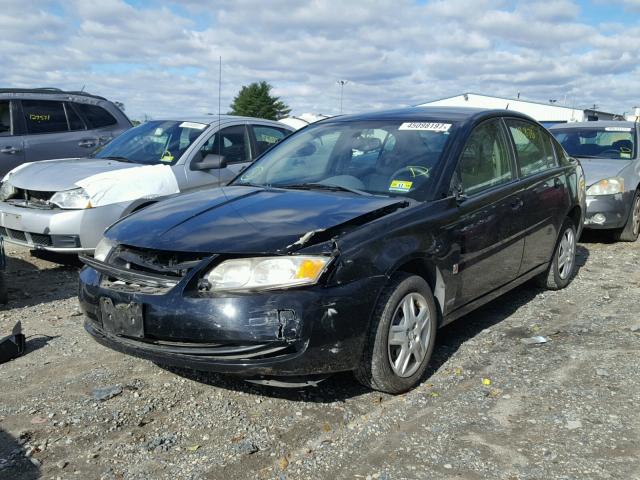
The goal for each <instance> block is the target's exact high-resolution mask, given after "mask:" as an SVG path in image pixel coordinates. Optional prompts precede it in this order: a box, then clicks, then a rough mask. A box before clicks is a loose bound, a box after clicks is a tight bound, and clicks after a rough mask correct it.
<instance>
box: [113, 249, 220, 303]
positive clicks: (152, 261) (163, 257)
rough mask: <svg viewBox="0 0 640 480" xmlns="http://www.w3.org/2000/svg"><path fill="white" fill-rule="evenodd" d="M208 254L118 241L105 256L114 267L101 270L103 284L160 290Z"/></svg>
mask: <svg viewBox="0 0 640 480" xmlns="http://www.w3.org/2000/svg"><path fill="white" fill-rule="evenodd" d="M209 257H211V255H208V254H201V253H184V252H166V251H159V250H148V249H141V248H135V247H128V246H125V245H119V246H118V247H116V249H115V251H114V252H113V253H112V254H111V255H110V256H109V259H108V264H109V265H110V266H113V267H114V268H113V269H111V270H109V271H106V270H102V272H103V274H104V275H103V277H102V286H104V287H106V288H109V289H112V290H119V291H124V292H129V293H133V292H138V293H147V294H162V293H165V292H167V291H168V290H170V289H171V288H173V286H175V284H176V283H177V282H179V281H180V280H181V279H182V278H183V277H184V276H185V275H187V273H189V271H191V269H192V268H194V267H195V266H197V265H198V264H200V262H202V261H203V260H204V259H205V258H209ZM145 276H148V278H147V277H145Z"/></svg>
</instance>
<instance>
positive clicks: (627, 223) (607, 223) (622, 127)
mask: <svg viewBox="0 0 640 480" xmlns="http://www.w3.org/2000/svg"><path fill="white" fill-rule="evenodd" d="M550 132H551V133H552V134H553V135H554V136H555V137H556V138H557V139H558V141H559V142H560V143H561V144H562V146H563V147H564V149H565V150H566V151H567V152H568V153H569V155H572V156H573V157H576V158H578V159H579V160H580V163H581V164H582V168H584V173H585V177H586V182H587V212H586V215H585V228H590V229H606V230H610V231H611V232H612V233H613V236H614V238H615V239H616V240H621V241H627V242H635V241H636V240H637V239H638V234H639V233H640V152H639V151H638V124H637V123H635V122H622V121H598V122H578V123H567V124H563V125H556V126H553V127H551V128H550Z"/></svg>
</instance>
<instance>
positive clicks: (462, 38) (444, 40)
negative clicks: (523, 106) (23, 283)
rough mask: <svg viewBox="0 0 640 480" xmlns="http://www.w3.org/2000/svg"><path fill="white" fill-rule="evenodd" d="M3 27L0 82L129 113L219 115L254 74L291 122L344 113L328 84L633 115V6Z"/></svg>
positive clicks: (80, 17)
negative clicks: (83, 96) (64, 93)
mask: <svg viewBox="0 0 640 480" xmlns="http://www.w3.org/2000/svg"><path fill="white" fill-rule="evenodd" d="M0 32H2V35H0V87H41V86H46V87H59V88H64V89H72V90H79V89H82V88H84V89H85V90H86V91H88V92H91V93H94V94H97V95H103V96H105V97H107V98H109V99H111V100H117V101H121V102H123V103H124V105H125V108H126V112H127V114H128V115H129V116H130V117H131V118H132V119H143V118H149V117H150V118H161V117H163V116H170V115H175V114H176V113H178V114H184V115H196V114H197V115H199V114H207V113H217V112H218V103H219V102H220V105H221V110H222V113H225V112H227V111H228V110H229V105H230V104H231V102H232V100H233V97H234V96H235V95H236V94H237V92H238V91H239V89H240V88H241V87H242V86H243V85H248V84H249V83H251V82H255V81H262V80H265V81H267V82H269V83H270V84H271V85H272V86H273V93H274V94H275V95H277V96H279V97H280V98H281V99H282V100H283V101H284V102H285V103H286V104H288V105H289V107H291V109H292V114H301V113H304V112H313V113H322V114H328V115H332V114H337V113H340V90H341V87H340V85H339V84H338V81H339V80H345V81H346V84H345V85H344V87H343V88H344V90H343V111H344V113H352V112H362V111H368V110H378V109H384V108H395V107H398V106H409V105H415V104H419V103H423V102H426V101H429V100H435V99H439V98H443V97H447V96H452V95H456V94H459V93H463V92H474V93H483V94H488V95H496V96H505V97H516V96H517V95H518V93H520V97H521V98H523V99H529V100H535V101H542V102H547V101H549V100H550V99H554V100H557V103H558V104H565V105H568V106H572V107H583V108H586V107H592V106H593V105H594V104H595V105H597V108H598V109H600V110H604V111H610V112H614V113H623V112H630V111H631V108H632V107H633V106H635V105H640V48H638V45H637V43H638V39H639V38H640V0H592V1H589V2H587V1H572V0H541V1H538V0H526V1H508V0H469V1H462V0H427V1H417V0H308V1H305V2H300V1H297V0H291V1H289V0H270V1H268V2H267V1H264V0H219V1H207V0H182V1H172V0H163V1H155V0H127V1H125V0H99V1H89V0H84V1H83V0H66V1H47V0H0ZM220 57H221V58H222V71H221V76H222V84H221V92H222V94H221V96H220V98H219V96H218V88H219V82H218V79H219V76H220V71H219V59H220Z"/></svg>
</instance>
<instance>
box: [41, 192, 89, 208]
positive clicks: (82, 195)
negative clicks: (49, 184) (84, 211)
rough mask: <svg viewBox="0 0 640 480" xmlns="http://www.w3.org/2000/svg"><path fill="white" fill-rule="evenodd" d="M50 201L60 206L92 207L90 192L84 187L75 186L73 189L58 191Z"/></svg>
mask: <svg viewBox="0 0 640 480" xmlns="http://www.w3.org/2000/svg"><path fill="white" fill-rule="evenodd" d="M49 202H51V203H53V204H54V205H57V206H58V207H60V208H69V209H72V208H91V202H90V201H89V194H88V193H87V192H86V191H85V190H84V188H74V189H73V190H65V191H63V192H56V193H54V194H53V196H52V197H51V200H49Z"/></svg>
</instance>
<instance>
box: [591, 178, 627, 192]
mask: <svg viewBox="0 0 640 480" xmlns="http://www.w3.org/2000/svg"><path fill="white" fill-rule="evenodd" d="M622 192H624V179H623V178H621V177H612V178H605V179H603V180H600V181H599V182H596V183H594V184H593V185H591V186H590V187H589V188H588V189H587V195H614V194H616V193H622Z"/></svg>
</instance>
